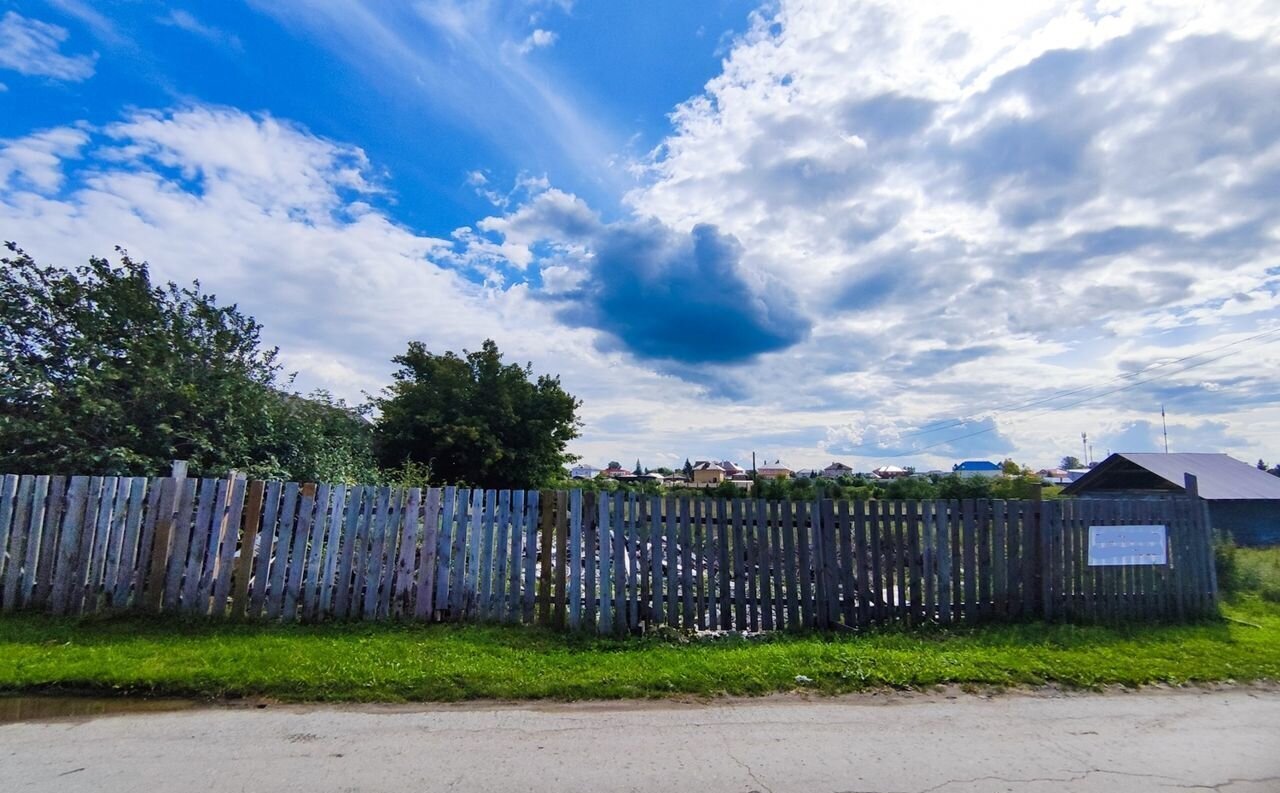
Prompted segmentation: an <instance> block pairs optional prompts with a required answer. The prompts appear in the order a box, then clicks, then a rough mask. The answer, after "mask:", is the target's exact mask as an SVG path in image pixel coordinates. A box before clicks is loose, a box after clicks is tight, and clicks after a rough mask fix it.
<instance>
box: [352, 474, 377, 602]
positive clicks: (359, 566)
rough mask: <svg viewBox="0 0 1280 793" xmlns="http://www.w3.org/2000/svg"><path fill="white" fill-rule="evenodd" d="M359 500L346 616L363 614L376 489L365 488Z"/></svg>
mask: <svg viewBox="0 0 1280 793" xmlns="http://www.w3.org/2000/svg"><path fill="white" fill-rule="evenodd" d="M363 490H364V492H363V493H362V494H361V499H360V502H361V503H360V516H359V519H358V520H357V521H356V531H355V537H356V542H355V549H354V558H353V559H352V560H351V596H350V599H349V601H348V603H347V616H348V617H351V618H353V619H356V618H360V617H362V616H363V614H364V599H365V581H366V578H367V577H368V571H369V554H370V551H371V549H372V547H373V531H374V520H375V517H374V513H375V512H377V509H378V488H376V487H373V486H367V487H365V488H363Z"/></svg>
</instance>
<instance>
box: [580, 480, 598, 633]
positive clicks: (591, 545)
mask: <svg viewBox="0 0 1280 793" xmlns="http://www.w3.org/2000/svg"><path fill="white" fill-rule="evenodd" d="M598 517H599V516H598V513H597V509H596V494H595V493H583V494H582V548H581V559H582V578H583V590H584V595H583V596H584V597H585V602H584V603H583V605H582V621H581V623H580V627H584V628H587V629H588V630H592V631H594V630H597V621H596V620H597V613H596V594H597V592H596V576H597V573H598V569H597V567H596V562H597V560H598V559H599V550H598V546H597V543H598V541H599V538H598V536H597V535H598V533H599V523H598V522H597V519H598ZM577 592H578V590H577V589H574V594H575V596H576V595H577Z"/></svg>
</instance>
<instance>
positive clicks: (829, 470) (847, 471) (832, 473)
mask: <svg viewBox="0 0 1280 793" xmlns="http://www.w3.org/2000/svg"><path fill="white" fill-rule="evenodd" d="M822 475H823V476H825V477H826V478H828V479H836V478H838V477H841V476H853V468H852V467H851V466H848V465H845V464H844V463H836V462H833V463H832V464H831V465H828V466H827V467H826V468H823V469H822Z"/></svg>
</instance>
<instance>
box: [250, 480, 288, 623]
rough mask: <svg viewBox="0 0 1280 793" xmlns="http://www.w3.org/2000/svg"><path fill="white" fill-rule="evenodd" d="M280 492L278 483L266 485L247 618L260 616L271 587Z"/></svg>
mask: <svg viewBox="0 0 1280 793" xmlns="http://www.w3.org/2000/svg"><path fill="white" fill-rule="evenodd" d="M281 490H282V485H281V483H280V482H268V483H267V486H266V497H265V498H266V500H265V509H264V511H263V513H262V528H261V529H259V530H258V538H257V545H258V552H257V558H256V559H255V560H254V567H253V584H252V586H251V588H250V590H249V606H248V609H247V610H246V612H245V615H246V616H248V617H260V616H262V610H263V608H265V607H266V603H267V590H268V589H269V588H270V586H271V568H272V561H271V560H272V557H273V556H274V555H275V549H276V531H277V528H278V523H277V521H278V518H279V515H280V496H281Z"/></svg>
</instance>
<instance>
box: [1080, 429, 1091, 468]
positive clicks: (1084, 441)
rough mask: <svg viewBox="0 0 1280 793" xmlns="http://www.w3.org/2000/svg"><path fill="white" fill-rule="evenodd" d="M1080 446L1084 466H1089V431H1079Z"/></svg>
mask: <svg viewBox="0 0 1280 793" xmlns="http://www.w3.org/2000/svg"><path fill="white" fill-rule="evenodd" d="M1080 447H1081V450H1082V451H1083V453H1084V467H1085V468H1088V467H1089V433H1087V432H1082V433H1080Z"/></svg>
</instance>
